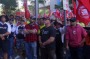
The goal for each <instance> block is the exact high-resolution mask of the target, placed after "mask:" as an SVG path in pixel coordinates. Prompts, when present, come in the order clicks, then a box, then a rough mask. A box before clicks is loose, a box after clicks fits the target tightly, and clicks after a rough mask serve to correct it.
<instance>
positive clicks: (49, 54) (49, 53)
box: [41, 48, 56, 59]
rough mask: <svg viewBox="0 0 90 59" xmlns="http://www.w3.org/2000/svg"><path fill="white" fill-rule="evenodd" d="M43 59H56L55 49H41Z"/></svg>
mask: <svg viewBox="0 0 90 59" xmlns="http://www.w3.org/2000/svg"><path fill="white" fill-rule="evenodd" d="M41 59H56V54H55V49H47V48H41Z"/></svg>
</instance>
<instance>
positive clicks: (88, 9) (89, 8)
mask: <svg viewBox="0 0 90 59" xmlns="http://www.w3.org/2000/svg"><path fill="white" fill-rule="evenodd" d="M77 2H78V5H77V14H76V17H77V20H79V21H80V22H83V23H85V24H86V25H87V24H88V23H89V22H90V0H85V1H84V0H78V1H77Z"/></svg>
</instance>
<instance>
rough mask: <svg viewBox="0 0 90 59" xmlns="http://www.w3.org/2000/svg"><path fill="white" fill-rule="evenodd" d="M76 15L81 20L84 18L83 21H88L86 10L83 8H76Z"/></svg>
mask: <svg viewBox="0 0 90 59" xmlns="http://www.w3.org/2000/svg"><path fill="white" fill-rule="evenodd" d="M78 14H79V16H80V17H81V18H84V19H89V17H90V14H89V12H88V10H87V9H86V8H85V7H84V6H80V7H79V8H78Z"/></svg>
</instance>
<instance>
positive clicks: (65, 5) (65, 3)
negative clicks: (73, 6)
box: [63, 0, 69, 10]
mask: <svg viewBox="0 0 90 59" xmlns="http://www.w3.org/2000/svg"><path fill="white" fill-rule="evenodd" d="M63 9H64V10H69V0H63Z"/></svg>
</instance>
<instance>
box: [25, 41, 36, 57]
mask: <svg viewBox="0 0 90 59" xmlns="http://www.w3.org/2000/svg"><path fill="white" fill-rule="evenodd" d="M25 50H26V56H27V59H37V42H29V43H27V42H25Z"/></svg>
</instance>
